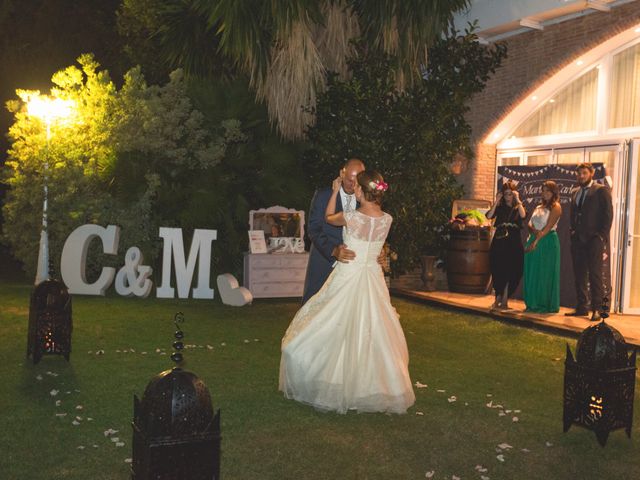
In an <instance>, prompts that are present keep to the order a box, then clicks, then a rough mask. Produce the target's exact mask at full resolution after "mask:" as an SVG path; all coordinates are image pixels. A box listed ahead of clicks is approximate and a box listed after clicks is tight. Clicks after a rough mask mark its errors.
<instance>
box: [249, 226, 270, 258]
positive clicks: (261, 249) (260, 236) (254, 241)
mask: <svg viewBox="0 0 640 480" xmlns="http://www.w3.org/2000/svg"><path fill="white" fill-rule="evenodd" d="M249 251H250V252H251V253H267V242H266V241H265V238H264V231H263V230H249Z"/></svg>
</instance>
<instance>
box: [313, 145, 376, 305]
mask: <svg viewBox="0 0 640 480" xmlns="http://www.w3.org/2000/svg"><path fill="white" fill-rule="evenodd" d="M343 171H344V177H343V180H342V187H341V189H340V194H339V195H338V198H337V202H336V212H342V211H350V210H355V209H356V208H357V207H358V206H359V205H358V203H357V201H356V198H355V186H356V181H357V180H356V177H357V176H358V173H360V172H362V171H364V162H363V161H362V160H359V159H357V158H352V159H350V160H348V161H347V163H345V165H344V167H343ZM329 197H331V187H330V186H329V187H326V188H322V189H318V190H316V193H315V194H314V196H313V199H312V200H311V206H310V207H309V221H308V224H307V233H308V235H309V239H310V240H311V249H310V250H309V263H308V265H307V276H306V278H305V281H304V293H303V295H302V303H303V304H304V303H306V301H307V300H309V299H310V298H311V297H312V296H314V295H315V294H316V293H317V292H318V290H320V288H322V285H324V282H325V281H326V280H327V278H328V277H329V274H330V273H331V271H332V270H333V267H334V266H335V265H336V263H337V262H349V261H350V260H353V259H354V258H355V253H354V252H353V251H352V250H349V249H348V248H347V246H346V245H344V244H343V243H342V227H335V226H333V225H329V224H328V223H327V222H326V221H325V210H326V209H327V204H328V203H329Z"/></svg>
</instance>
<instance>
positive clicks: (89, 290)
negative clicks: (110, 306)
mask: <svg viewBox="0 0 640 480" xmlns="http://www.w3.org/2000/svg"><path fill="white" fill-rule="evenodd" d="M96 237H97V238H99V239H100V240H102V251H103V252H104V253H106V254H107V255H116V254H117V253H118V240H119V239H120V227H118V226H116V225H109V226H108V227H107V228H104V227H101V226H100V225H90V224H89V225H82V226H81V227H78V228H76V229H75V230H74V231H73V232H71V235H69V236H68V237H67V241H66V242H64V248H63V249H62V259H61V261H60V264H61V265H60V273H61V275H62V281H63V282H64V283H65V285H66V286H67V288H68V289H69V293H75V294H79V295H104V292H105V291H106V290H107V288H109V285H111V282H113V277H114V276H115V274H116V269H115V268H113V267H104V268H103V269H102V272H101V273H100V277H99V278H98V280H96V281H95V282H94V283H87V274H86V271H85V268H86V264H87V251H88V250H89V244H90V243H91V240H93V239H94V238H96Z"/></svg>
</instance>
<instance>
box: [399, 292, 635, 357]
mask: <svg viewBox="0 0 640 480" xmlns="http://www.w3.org/2000/svg"><path fill="white" fill-rule="evenodd" d="M391 293H392V294H393V295H395V296H398V297H403V298H409V299H412V300H416V301H420V302H424V303H428V304H432V305H437V306H445V307H452V308H456V309H459V310H463V311H467V312H470V313H476V314H480V315H486V316H489V317H492V318H495V319H498V320H501V321H507V322H511V323H514V324H517V325H522V326H526V327H532V328H539V329H542V330H548V331H551V332H554V333H560V334H564V335H570V336H574V337H577V336H578V335H579V334H580V333H581V332H582V331H583V330H584V329H585V328H587V327H588V326H589V325H593V322H590V321H589V319H588V318H587V317H565V316H564V313H565V312H567V311H569V309H568V308H560V312H559V313H557V314H538V313H529V312H526V313H525V312H524V309H525V306H524V302H522V301H520V300H510V301H509V306H510V307H512V310H506V311H495V312H494V311H490V309H489V307H490V306H491V304H492V303H493V301H494V297H493V296H492V295H471V294H463V293H451V292H441V291H436V292H423V291H419V290H410V289H405V288H391ZM607 323H609V324H610V325H611V326H612V327H614V328H616V329H617V330H619V331H620V333H621V334H622V335H623V336H624V338H625V340H626V341H627V343H630V344H631V345H634V346H636V347H640V316H635V315H616V314H612V315H611V317H610V318H609V319H608V320H607Z"/></svg>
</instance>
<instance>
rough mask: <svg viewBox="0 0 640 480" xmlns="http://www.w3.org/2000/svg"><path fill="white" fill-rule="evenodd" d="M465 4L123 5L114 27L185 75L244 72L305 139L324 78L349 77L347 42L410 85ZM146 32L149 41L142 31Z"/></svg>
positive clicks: (185, 0) (145, 0) (461, 0)
mask: <svg viewBox="0 0 640 480" xmlns="http://www.w3.org/2000/svg"><path fill="white" fill-rule="evenodd" d="M468 5H469V1H468V0H431V1H429V2H426V1H424V0H366V1H364V0H323V1H315V0H291V1H264V2H255V1H254V0H216V1H210V0H163V1H160V0H125V1H124V3H123V7H122V9H121V26H122V27H123V32H125V34H127V35H129V38H130V40H131V41H134V42H135V41H136V39H137V41H139V42H143V43H144V42H148V41H149V39H153V41H154V42H153V43H154V47H153V48H155V49H157V50H159V52H160V54H161V56H162V58H163V59H164V60H165V61H166V62H168V63H170V64H171V65H173V66H180V67H184V68H185V69H186V71H187V72H188V73H193V74H198V75H211V73H212V72H217V73H218V74H221V73H225V72H229V67H235V71H236V72H240V73H242V74H244V75H246V76H247V77H248V78H249V79H250V85H251V87H252V88H253V89H254V90H255V92H256V96H257V98H258V99H259V100H264V101H265V103H266V105H267V107H268V111H269V117H270V119H271V120H272V121H273V122H274V123H275V124H276V125H277V127H278V130H279V131H280V132H281V133H282V135H284V136H285V138H289V139H299V138H301V137H302V135H303V132H304V128H305V125H306V124H308V123H310V122H312V121H313V116H310V115H308V112H307V111H306V110H304V109H303V108H302V107H304V106H308V105H310V106H312V107H313V106H315V103H316V97H317V95H318V94H319V93H320V92H322V91H323V90H324V88H325V86H326V81H327V74H328V72H336V73H337V74H338V75H340V78H341V79H343V80H345V79H347V78H348V77H349V75H350V71H349V68H348V65H349V63H348V60H349V59H350V58H352V57H353V55H354V53H355V51H354V49H353V45H352V42H353V41H354V40H356V39H358V38H362V39H363V40H364V41H366V43H367V45H368V46H369V49H371V50H372V51H375V52H376V53H378V54H384V55H387V56H389V57H390V58H392V59H393V60H392V63H393V66H394V69H393V72H394V82H395V83H396V85H397V86H398V87H399V88H403V87H404V86H405V85H412V84H413V83H414V82H415V81H416V80H417V79H419V76H420V69H421V67H422V66H423V65H424V64H425V63H426V62H427V49H428V48H429V47H430V46H431V45H432V44H433V43H434V42H435V41H437V39H438V38H439V37H440V35H441V33H442V31H443V30H445V29H446V27H447V25H448V23H449V22H450V21H451V19H452V16H453V13H454V12H456V11H458V10H460V9H461V8H464V7H466V6H468ZM145 32H146V35H145Z"/></svg>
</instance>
